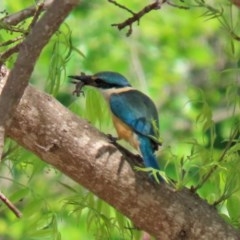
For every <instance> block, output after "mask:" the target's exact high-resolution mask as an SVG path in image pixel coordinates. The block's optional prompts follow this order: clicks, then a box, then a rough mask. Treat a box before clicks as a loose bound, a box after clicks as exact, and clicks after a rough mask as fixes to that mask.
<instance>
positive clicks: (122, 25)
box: [108, 0, 189, 36]
mask: <svg viewBox="0 0 240 240" xmlns="http://www.w3.org/2000/svg"><path fill="white" fill-rule="evenodd" d="M108 1H109V2H110V3H112V4H114V5H116V6H118V7H119V8H121V9H124V10H126V11H127V12H129V13H131V14H132V15H133V16H132V17H130V18H128V19H126V20H125V21H124V22H122V23H113V24H112V26H113V27H117V28H118V29H119V30H122V29H123V28H125V27H127V26H128V27H129V29H128V32H127V34H126V35H127V36H130V35H131V33H132V24H133V23H134V22H137V23H138V24H139V22H140V19H141V18H142V17H143V16H144V15H145V14H147V13H149V12H150V11H152V10H158V9H160V8H161V6H162V4H164V3H167V4H168V5H170V6H172V7H176V8H180V9H189V7H187V6H183V5H177V4H174V3H171V2H170V1H168V0H162V1H160V0H156V1H155V2H153V3H151V4H149V5H147V6H145V7H144V8H143V9H142V10H141V11H139V12H137V13H135V12H133V11H132V10H131V9H129V8H127V7H126V6H124V5H122V4H120V3H118V2H116V1H115V0H108Z"/></svg>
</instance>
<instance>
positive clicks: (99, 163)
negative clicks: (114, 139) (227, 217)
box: [7, 86, 240, 240]
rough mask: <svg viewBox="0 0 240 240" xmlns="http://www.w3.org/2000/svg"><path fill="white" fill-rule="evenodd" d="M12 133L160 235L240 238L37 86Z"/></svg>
mask: <svg viewBox="0 0 240 240" xmlns="http://www.w3.org/2000/svg"><path fill="white" fill-rule="evenodd" d="M7 134H8V136H9V137H11V138H12V139H14V140H16V141H17V142H18V143H19V144H20V145H22V146H23V147H25V148H27V149H29V150H30V151H31V152H33V153H35V154H36V155H38V156H39V157H40V158H41V159H42V160H43V161H45V162H47V163H49V164H51V165H53V166H55V167H56V168H57V169H59V170H60V171H61V172H63V173H64V174H66V175H68V176H69V177H70V178H72V179H74V180H75V181H76V182H78V183H79V184H81V185H83V186H84V187H86V188H87V189H89V190H90V191H92V192H93V193H95V194H96V195H97V196H99V197H100V198H102V199H104V200H105V201H106V202H108V203H109V204H111V205H112V206H114V207H115V208H116V209H118V210H119V211H120V212H122V213H123V214H125V215H126V216H128V217H129V218H130V219H131V220H132V221H133V222H134V224H135V225H136V226H137V227H139V228H141V229H143V230H145V231H147V232H149V233H150V234H152V235H153V236H155V237H156V239H161V240H168V239H191V240H194V239H197V240H200V239H204V240H206V239H224V240H233V239H240V233H239V232H237V231H235V230H234V229H233V228H232V227H231V226H229V225H227V224H226V223H225V222H224V221H223V220H222V219H221V218H220V217H219V215H218V214H217V212H216V210H215V209H214V208H213V207H211V206H209V205H208V204H207V203H206V202H204V201H203V200H201V199H200V198H199V197H198V196H196V195H194V194H192V193H191V192H190V191H189V190H187V189H184V190H182V191H175V190H173V189H171V188H170V187H169V186H167V185H165V184H161V185H157V184H153V183H151V182H149V181H148V179H147V178H146V177H145V174H143V173H137V172H135V171H134V170H133V168H132V162H133V160H134V159H133V157H132V159H129V157H128V156H127V155H126V154H124V153H122V152H120V151H119V150H118V149H117V148H116V147H115V146H114V145H113V144H111V143H110V142H109V141H108V139H107V138H106V137H105V136H104V135H103V134H101V133H100V132H99V131H98V130H97V129H95V128H93V127H92V126H91V125H90V124H89V123H88V122H87V121H85V120H82V119H80V118H78V117H77V116H75V115H74V114H73V113H71V112H70V111H69V110H68V109H66V108H65V107H63V106H62V105H61V104H60V103H59V102H57V101H56V100H55V99H54V98H52V97H51V96H49V95H47V94H45V93H42V92H40V91H38V90H36V89H35V88H33V87H31V86H28V87H27V88H26V90H25V93H24V95H23V97H22V99H21V101H20V104H19V105H18V107H17V109H16V111H15V113H14V115H13V119H12V123H11V125H10V127H9V128H8V129H7ZM143 175H144V176H143Z"/></svg>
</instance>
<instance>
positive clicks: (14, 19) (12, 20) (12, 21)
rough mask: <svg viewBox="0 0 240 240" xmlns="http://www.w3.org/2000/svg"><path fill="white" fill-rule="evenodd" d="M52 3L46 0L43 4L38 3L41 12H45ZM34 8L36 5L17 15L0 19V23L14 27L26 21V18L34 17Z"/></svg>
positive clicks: (50, 0)
mask: <svg viewBox="0 0 240 240" xmlns="http://www.w3.org/2000/svg"><path fill="white" fill-rule="evenodd" d="M52 2H53V1H52V0H47V1H45V2H44V3H40V4H39V5H41V6H42V9H43V10H46V9H47V8H48V7H49V6H50V5H51V4H52ZM36 8H37V6H36V5H33V6H30V7H28V8H25V9H23V10H21V11H19V12H17V13H13V14H10V15H7V16H6V17H4V18H2V19H0V22H2V23H4V24H7V25H11V26H16V25H17V24H19V23H20V22H22V21H24V20H26V19H27V18H29V17H32V16H34V14H35V12H36Z"/></svg>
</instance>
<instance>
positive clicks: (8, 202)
mask: <svg viewBox="0 0 240 240" xmlns="http://www.w3.org/2000/svg"><path fill="white" fill-rule="evenodd" d="M0 200H2V202H3V203H5V204H6V205H7V207H8V208H9V209H10V210H11V211H12V212H13V213H14V214H15V215H16V217H18V218H20V217H22V213H21V212H20V211H19V210H18V209H17V208H16V207H15V206H14V204H13V203H12V202H11V201H10V200H9V199H8V198H7V197H6V196H5V195H4V194H3V193H1V192H0Z"/></svg>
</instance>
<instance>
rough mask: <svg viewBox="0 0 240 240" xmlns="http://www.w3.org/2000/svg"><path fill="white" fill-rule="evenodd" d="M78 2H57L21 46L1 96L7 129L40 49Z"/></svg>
mask: <svg viewBox="0 0 240 240" xmlns="http://www.w3.org/2000/svg"><path fill="white" fill-rule="evenodd" d="M77 3H78V1H77V0H63V1H58V0H55V1H53V3H52V4H51V6H50V7H49V8H48V10H47V11H46V12H45V14H44V15H43V17H42V18H41V19H40V20H39V21H38V22H37V23H36V25H35V26H34V28H33V29H32V31H31V33H30V34H29V35H28V36H27V38H26V39H25V41H23V43H22V44H21V46H20V51H19V55H18V58H17V60H16V62H15V65H14V68H13V70H12V71H11V72H10V74H9V77H8V80H7V84H6V85H5V87H4V88H3V90H2V94H1V96H0V110H1V111H0V126H3V127H4V126H5V125H6V123H7V121H8V120H9V119H10V117H11V113H12V112H13V111H14V109H15V108H16V106H17V104H18V102H19V100H20V99H21V97H22V94H23V92H24V89H25V87H26V86H27V84H28V80H29V78H30V76H31V73H32V71H33V68H34V65H35V63H36V61H37V58H38V56H39V54H40V53H41V50H42V49H43V47H44V46H45V45H46V43H47V42H48V41H49V39H50V37H51V36H52V35H53V34H54V33H55V31H57V29H58V28H59V26H60V24H61V23H62V22H63V20H64V19H65V17H66V16H67V15H68V14H69V12H70V11H71V10H72V8H73V7H74V6H75V5H76V4H77Z"/></svg>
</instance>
